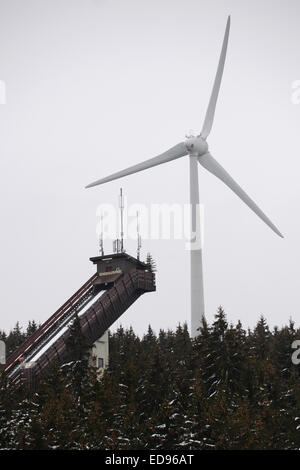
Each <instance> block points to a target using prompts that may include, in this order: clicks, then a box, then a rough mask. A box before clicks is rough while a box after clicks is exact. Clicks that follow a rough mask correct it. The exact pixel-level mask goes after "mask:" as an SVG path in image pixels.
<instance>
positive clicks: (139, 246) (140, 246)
mask: <svg viewBox="0 0 300 470" xmlns="http://www.w3.org/2000/svg"><path fill="white" fill-rule="evenodd" d="M136 231H137V250H136V257H137V259H138V260H139V259H140V254H141V248H142V237H141V235H140V223H139V213H138V212H137V213H136Z"/></svg>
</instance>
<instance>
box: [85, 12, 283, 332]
mask: <svg viewBox="0 0 300 470" xmlns="http://www.w3.org/2000/svg"><path fill="white" fill-rule="evenodd" d="M229 32H230V16H229V17H228V20H227V25H226V30H225V36H224V40H223V45H222V50H221V55H220V59H219V64H218V68H217V73H216V77H215V81H214V85H213V89H212V93H211V97H210V100H209V104H208V108H207V111H206V115H205V119H204V124H203V127H202V130H201V133H200V134H199V135H197V136H190V137H188V138H187V139H186V141H185V142H181V143H179V144H177V145H175V147H172V148H171V149H169V150H167V151H166V152H164V153H162V154H161V155H158V156H157V157H154V158H151V159H149V160H146V161H144V162H142V163H138V164H137V165H133V166H131V167H129V168H127V169H125V170H121V171H118V172H116V173H114V174H112V175H110V176H107V177H106V178H102V179H100V180H97V181H95V182H94V183H91V184H89V185H88V186H86V187H87V188H91V187H92V186H97V185H99V184H104V183H108V182H109V181H113V180H116V179H118V178H122V177H124V176H128V175H131V174H133V173H137V172H139V171H143V170H147V169H148V168H152V167H154V166H157V165H161V164H163V163H167V162H170V161H172V160H176V159H177V158H181V157H184V156H187V155H188V156H189V170H190V204H191V210H192V217H191V221H192V222H191V229H192V233H195V234H196V240H195V241H196V243H195V246H194V247H193V243H191V250H190V257H191V264H190V265H191V335H192V336H193V337H195V336H196V335H197V330H198V328H199V327H200V326H201V324H202V320H203V318H204V313H205V310H204V289H203V268H202V249H201V240H200V223H199V221H200V205H199V185H198V165H197V163H199V164H200V165H201V166H202V167H204V168H205V169H206V170H208V171H209V172H210V173H212V174H213V175H215V176H216V177H217V178H219V179H220V180H221V181H223V183H225V184H226V185H227V186H228V187H229V188H230V189H231V190H232V191H233V192H234V193H235V194H236V195H237V196H238V197H239V198H240V199H241V200H242V201H243V202H244V203H245V204H246V205H247V206H248V207H249V208H250V209H251V210H252V211H253V212H255V214H256V215H257V216H258V217H260V219H261V220H262V221H263V222H265V223H266V224H267V225H268V226H269V227H270V228H271V229H272V230H273V231H274V232H275V233H276V234H277V235H279V236H280V237H281V238H283V235H282V234H281V233H280V231H279V230H278V228H277V227H276V226H275V225H274V224H273V223H272V222H271V220H270V219H269V218H268V217H267V216H266V215H265V214H264V213H263V212H262V210H261V209H260V208H259V207H258V206H257V205H256V203H255V202H254V201H253V200H252V199H251V198H250V197H249V196H248V195H247V194H246V192H245V191H244V190H243V189H242V188H241V187H240V186H239V185H238V184H237V183H236V182H235V180H234V179H233V178H232V177H231V176H230V175H229V174H228V173H227V171H226V170H225V169H224V168H223V167H222V166H221V165H220V164H219V163H218V162H217V161H216V160H215V159H214V158H213V156H212V155H211V153H210V152H209V150H208V144H207V137H208V136H209V134H210V131H211V129H212V125H213V121H214V116H215V110H216V104H217V99H218V95H219V91H220V86H221V81H222V76H223V70H224V65H225V59H226V53H227V46H228V39H229Z"/></svg>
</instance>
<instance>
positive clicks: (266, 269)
mask: <svg viewBox="0 0 300 470" xmlns="http://www.w3.org/2000/svg"><path fill="white" fill-rule="evenodd" d="M228 14H231V16H232V29H231V36H230V43H229V50H228V56H227V63H226V67H225V72H224V79H223V83H222V88H221V93H220V99H219V102H218V106H217V112H216V119H215V124H214V128H213V132H212V133H211V135H210V138H209V145H210V150H211V152H212V154H213V155H214V156H215V157H216V158H217V159H218V160H219V162H220V163H221V164H222V165H223V166H224V167H225V168H226V169H227V170H228V171H229V172H230V173H231V174H232V176H233V177H234V178H235V179H236V180H237V181H238V182H239V183H240V184H241V186H242V187H243V188H244V189H245V190H246V191H247V192H248V193H249V194H250V195H251V196H252V197H253V198H254V200H255V201H256V202H257V203H258V204H259V206H260V207H261V208H262V209H263V210H264V211H265V212H266V213H267V215H268V216H269V217H270V218H271V220H272V221H273V222H274V223H275V224H276V225H277V226H278V227H279V229H280V230H281V231H282V232H283V233H284V235H285V237H286V238H285V239H284V240H281V239H280V238H278V237H277V236H276V235H274V233H273V232H272V231H271V230H270V229H269V228H268V227H267V226H266V225H264V224H263V223H262V222H261V221H260V220H259V219H258V218H257V217H256V216H255V215H254V214H253V213H252V212H251V211H250V210H249V209H248V208H247V207H246V206H245V205H244V204H243V203H242V202H241V201H240V200H239V199H238V198H237V197H236V196H235V195H234V194H233V193H232V192H231V191H230V190H229V189H227V188H226V187H225V186H224V185H223V184H222V183H221V182H220V181H219V180H217V179H216V178H214V177H213V176H212V175H210V174H208V173H207V172H205V170H204V169H200V168H199V184H200V195H201V202H202V203H203V204H204V207H205V244H204V270H205V296H206V311H207V318H208V321H210V322H211V321H212V320H213V317H214V314H215V311H216V309H217V307H218V306H219V305H220V304H221V305H223V307H224V308H225V310H226V312H227V315H228V319H229V321H232V322H233V323H235V322H236V321H237V320H238V319H241V321H242V322H243V324H244V326H245V327H247V326H253V325H254V324H255V323H256V321H257V320H258V318H259V315H261V314H264V315H265V316H266V318H267V320H268V321H269V323H270V324H271V325H282V324H286V323H287V322H288V320H289V317H290V316H292V317H293V318H294V319H295V320H296V322H297V323H298V324H299V274H300V273H299V271H300V259H299V240H300V222H299V200H300V185H299V170H300V161H299V148H300V140H299V122H300V105H295V104H292V102H291V95H292V83H293V82H294V81H295V80H300V47H299V44H300V28H299V19H300V17H299V14H300V3H299V1H298V0H285V1H283V0H210V1H203V0H43V1H41V0H25V1H24V0H0V79H1V80H3V81H5V83H6V99H7V102H6V104H5V105H0V168H1V172H0V174H1V186H0V192H1V197H0V214H1V231H0V256H1V263H0V278H1V293H0V296H1V297H0V305H1V310H0V312H1V318H0V328H1V329H5V330H8V329H9V328H11V327H12V326H13V325H14V324H15V323H16V321H17V320H19V321H20V323H21V324H26V323H27V321H28V320H29V319H35V320H36V321H39V322H42V321H44V320H46V319H47V317H48V316H49V315H50V314H52V313H53V311H54V310H56V309H57V308H58V307H59V306H60V305H61V304H62V303H63V302H64V301H65V300H66V299H67V298H68V297H69V296H70V295H71V294H72V293H73V292H74V291H76V290H77V289H78V288H79V287H80V286H81V285H82V284H83V283H84V282H85V281H86V280H87V278H88V277H89V276H91V275H92V274H93V272H94V266H93V265H92V264H91V263H90V261H89V257H90V256H94V255H97V252H98V247H97V239H96V223H97V218H96V209H97V206H98V205H99V204H101V203H104V202H105V203H109V202H116V201H117V195H118V191H119V187H120V181H117V182H112V183H109V184H107V185H104V186H101V187H97V188H93V189H89V190H85V189H83V188H84V186H85V185H86V184H88V183H90V182H91V181H93V180H95V179H98V178H100V177H102V176H106V175H108V174H110V173H112V172H114V171H117V170H119V169H122V168H125V167H127V166H129V165H132V164H135V163H137V162H139V161H142V160H145V159H147V158H150V157H152V156H155V155H157V154H159V153H161V152H163V151H164V150H166V149H168V148H169V147H170V146H173V145H175V144H176V143H177V142H179V141H181V140H183V139H184V137H185V134H186V133H187V132H188V131H189V130H190V129H195V130H196V131H200V129H201V126H202V122H203V119H204V115H205V111H206V107H207V103H208V99H209V95H210V92H211V87H212V82H213V78H214V75H215V71H216V66H217V61H218V58H219V53H220V48H221V43H222V39H223V34H224V28H225V24H226V19H227V15H228ZM121 184H122V186H123V189H124V192H125V193H126V195H127V197H128V202H129V203H135V202H138V203H144V204H147V205H148V206H150V204H151V203H165V202H167V203H175V202H177V203H186V202H188V197H189V193H188V158H183V159H180V160H178V161H174V162H172V163H169V164H166V165H163V166H159V167H156V168H153V169H151V170H148V171H147V172H144V173H139V174H137V175H134V176H131V177H128V178H125V179H123V180H122V183H121ZM184 245H185V241H184V240H182V241H172V240H171V241H153V240H152V241H150V240H149V241H144V244H143V256H144V257H145V256H146V254H147V252H148V251H150V252H151V253H152V255H153V257H154V258H155V260H156V262H157V266H158V274H157V292H156V293H152V294H147V295H144V296H143V297H141V298H140V299H139V300H138V301H137V302H136V303H135V304H134V305H133V306H132V307H131V308H130V309H129V310H128V312H126V314H125V315H123V317H122V319H121V322H122V324H123V325H125V326H129V325H130V324H132V326H133V328H134V330H135V331H136V332H137V333H139V334H142V333H143V332H144V331H145V330H146V328H147V325H148V324H149V323H151V325H152V326H153V328H154V330H155V331H158V330H159V328H175V326H176V325H177V324H178V323H179V322H181V323H182V322H185V321H188V322H189V253H188V251H186V250H185V249H184ZM110 247H111V244H110V243H108V242H107V243H106V246H105V248H106V252H109V251H111V250H110ZM127 248H128V251H129V252H130V253H132V254H134V243H131V244H129V245H128V247H127ZM119 323H120V322H119ZM119 323H118V324H119ZM116 326H117V324H116V325H115V327H116ZM115 327H114V328H115Z"/></svg>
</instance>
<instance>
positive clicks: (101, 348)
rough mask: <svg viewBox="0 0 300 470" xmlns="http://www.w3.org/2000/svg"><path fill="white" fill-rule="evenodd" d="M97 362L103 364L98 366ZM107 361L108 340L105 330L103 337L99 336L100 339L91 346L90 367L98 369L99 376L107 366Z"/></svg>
mask: <svg viewBox="0 0 300 470" xmlns="http://www.w3.org/2000/svg"><path fill="white" fill-rule="evenodd" d="M101 359H102V361H101ZM99 360H100V361H101V362H103V364H99ZM108 361H109V340H108V330H107V331H106V332H105V333H104V335H103V336H101V338H99V339H98V340H97V341H95V343H94V344H93V347H92V349H91V357H90V365H92V366H94V367H97V368H99V373H100V375H101V374H102V373H103V371H104V369H105V368H106V367H107V366H108ZM101 366H102V367H101Z"/></svg>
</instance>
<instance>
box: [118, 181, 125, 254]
mask: <svg viewBox="0 0 300 470" xmlns="http://www.w3.org/2000/svg"><path fill="white" fill-rule="evenodd" d="M119 208H120V219H121V233H120V237H121V247H120V248H121V253H123V252H124V227H123V213H124V200H123V190H122V188H120V196H119Z"/></svg>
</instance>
